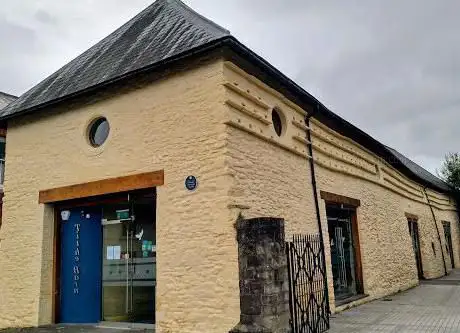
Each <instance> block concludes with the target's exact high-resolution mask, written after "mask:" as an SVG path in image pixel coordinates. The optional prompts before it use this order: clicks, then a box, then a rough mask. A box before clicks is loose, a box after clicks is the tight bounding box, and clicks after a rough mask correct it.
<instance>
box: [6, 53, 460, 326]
mask: <svg viewBox="0 0 460 333" xmlns="http://www.w3.org/2000/svg"><path fill="white" fill-rule="evenodd" d="M275 106H276V107H278V108H279V109H280V110H281V112H282V113H283V115H284V119H283V121H284V124H285V131H284V133H283V134H282V135H281V137H278V136H277V135H276V133H275V132H274V130H273V128H272V123H271V110H272V108H273V107H275ZM48 111H49V112H48ZM47 112H48V115H45V114H46V113H47ZM99 115H103V116H105V117H107V119H108V120H109V122H110V126H111V131H110V135H109V138H108V140H107V142H106V143H105V144H104V145H103V146H102V147H101V148H98V149H94V148H91V147H90V146H89V144H88V142H87V141H86V137H85V134H86V129H87V126H88V124H89V123H90V122H91V120H92V119H94V117H96V116H99ZM304 115H305V111H304V110H302V109H301V108H299V107H298V106H296V105H294V104H293V103H291V102H289V101H288V100H287V99H286V98H284V97H283V96H282V95H281V94H279V93H277V92H276V91H273V90H271V89H269V88H268V87H266V86H265V85H264V84H262V83H261V82H260V81H258V80H256V79H255V78H253V77H251V76H249V75H247V74H246V73H244V72H243V71H242V70H240V69H238V68H237V67H236V66H234V65H233V64H231V63H228V62H225V63H224V62H222V61H217V60H216V61H214V62H211V63H207V64H203V65H202V66H200V67H198V68H195V69H189V70H187V71H182V72H180V73H177V74H171V75H169V76H167V77H164V78H163V79H161V80H158V81H156V82H153V83H152V84H150V85H148V86H143V87H140V88H137V89H133V90H131V91H119V92H117V93H116V94H115V96H112V97H111V98H106V99H102V100H99V101H97V102H93V103H90V104H87V105H86V106H79V107H71V106H69V107H68V108H67V109H66V108H65V107H61V110H59V112H54V111H52V110H44V111H42V112H41V113H40V116H38V115H32V116H27V117H20V118H18V119H14V120H12V121H10V123H9V128H8V144H7V151H6V156H7V162H6V163H7V165H6V180H5V198H4V217H3V225H2V228H1V230H0V239H1V241H0V327H7V326H27V325H37V324H47V323H50V322H51V318H52V272H53V258H52V244H53V234H54V230H53V228H54V227H53V207H52V205H46V206H44V205H39V204H38V192H39V191H40V190H43V189H47V188H53V187H59V186H65V185H70V184H75V183H83V182H87V181H93V180H99V179H104V178H110V177H117V176H123V175H130V174H136V173H140V172H146V171H154V170H159V169H164V170H165V185H164V186H162V187H160V188H158V208H157V268H158V271H157V277H158V282H157V288H158V289H157V298H156V301H157V303H156V307H157V314H156V318H157V325H158V327H159V329H161V330H162V332H177V331H182V332H204V331H206V332H223V331H228V330H229V329H231V328H232V327H233V326H234V325H236V324H237V323H238V321H239V290H238V267H237V258H238V255H237V245H236V241H235V230H234V227H233V223H234V222H235V220H236V217H237V215H238V214H239V213H242V214H243V215H244V216H245V217H256V216H275V217H283V218H285V220H286V234H287V237H288V238H289V237H290V235H291V234H292V233H294V232H295V233H315V232H317V231H318V229H317V222H316V212H315V208H314V201H313V196H312V187H311V178H310V167H309V161H308V158H309V157H308V154H307V152H306V140H305V129H306V127H305V123H304V121H303V117H304ZM311 128H312V131H313V143H314V156H315V163H316V165H317V168H316V171H317V180H318V190H324V191H329V192H333V193H337V194H341V195H345V196H348V197H353V198H355V199H359V200H360V201H361V206H360V207H359V208H358V211H357V216H358V225H359V236H360V240H361V252H362V262H363V275H364V288H365V292H366V293H367V294H369V295H370V296H369V297H368V298H367V299H366V300H369V299H372V298H376V297H380V296H383V295H386V294H389V293H392V292H395V291H398V290H400V289H405V288H408V287H410V286H413V285H415V284H416V283H417V275H416V268H415V259H414V256H413V253H412V248H411V242H410V238H409V232H408V228H407V220H406V218H405V215H404V214H405V213H412V214H415V215H418V216H419V228H420V234H421V235H420V236H421V245H422V259H423V265H424V270H425V275H426V277H429V278H432V277H437V276H440V275H441V274H442V271H443V265H442V262H441V259H440V258H441V256H440V251H441V248H440V245H439V242H438V241H437V235H436V230H435V227H434V222H433V220H432V218H431V212H430V210H429V207H428V205H427V204H426V202H427V198H426V197H425V195H424V193H423V191H422V188H421V186H420V185H418V184H416V183H414V182H413V181H411V180H409V179H407V178H406V177H405V176H403V175H401V174H400V173H399V172H397V171H396V170H394V169H393V168H392V167H391V166H390V165H389V164H388V163H386V162H385V161H382V160H380V159H379V158H377V157H376V156H375V155H373V154H372V153H370V152H368V151H366V150H365V149H364V148H363V147H361V146H359V145H357V144H356V143H354V142H352V141H351V140H349V139H347V138H344V137H342V136H340V135H338V134H337V133H335V132H333V131H331V130H328V129H327V128H325V127H324V126H322V125H321V124H319V123H318V122H316V121H313V123H312V125H311ZM190 174H193V175H196V176H197V177H198V180H199V188H198V190H197V191H195V192H193V193H190V192H187V191H186V190H185V188H184V179H185V177H186V176H188V175H190ZM318 194H319V193H318ZM428 195H429V196H430V200H431V201H433V204H434V205H435V214H436V216H437V221H438V226H439V230H440V231H441V239H442V241H443V242H444V237H443V234H442V224H441V220H446V221H450V222H451V225H452V228H453V230H452V231H453V241H454V251H455V260H456V263H457V264H458V265H459V264H460V261H459V253H458V228H457V225H458V221H457V217H456V214H455V212H454V207H453V205H452V203H450V202H449V198H447V197H446V196H445V195H443V194H439V193H436V192H434V191H430V190H429V191H428ZM320 209H321V217H322V221H321V223H322V229H323V230H324V232H325V239H326V240H327V239H328V234H327V222H326V212H325V203H324V201H323V200H321V201H320ZM431 242H433V243H434V244H435V249H436V252H437V254H436V256H435V255H434V254H433V251H432V247H431ZM443 247H444V245H443ZM329 253H330V248H329V243H328V242H326V261H327V264H328V267H330V255H329ZM448 260H449V259H448V256H447V254H446V261H448ZM331 274H332V273H331V270H330V269H328V278H329V282H330V283H329V289H330V295H331V300H332V301H333V291H332V276H331ZM18 277H25V278H21V279H18ZM331 304H332V309H334V305H333V304H334V303H333V302H331ZM338 310H340V309H338Z"/></svg>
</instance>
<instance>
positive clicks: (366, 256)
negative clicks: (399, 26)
mask: <svg viewBox="0 0 460 333" xmlns="http://www.w3.org/2000/svg"><path fill="white" fill-rule="evenodd" d="M224 74H225V79H226V83H225V84H224V86H225V88H226V101H225V105H226V107H227V111H228V120H227V122H226V124H227V133H228V146H227V152H226V154H227V158H228V163H227V164H228V169H229V173H230V174H231V176H232V178H233V182H232V188H231V191H230V195H231V197H230V200H231V203H232V204H231V208H232V211H233V214H234V215H236V214H237V213H238V212H242V213H243V214H244V215H245V216H248V217H252V216H260V215H270V216H277V217H283V218H285V220H286V231H287V237H289V235H290V234H291V233H292V232H301V233H311V232H317V222H316V216H315V210H314V202H313V196H312V187H311V178H310V169H309V166H308V160H307V158H309V156H307V152H306V140H305V139H304V138H305V136H306V132H305V130H306V127H305V123H304V122H303V117H304V115H305V111H304V110H302V109H300V108H299V107H298V106H296V105H294V104H292V103H291V102H289V101H288V100H287V99H286V98H285V97H284V96H282V95H281V94H279V93H278V92H276V91H274V90H272V89H271V88H269V87H267V86H266V85H264V84H263V83H261V82H260V81H258V80H257V79H255V78H254V77H252V76H250V75H248V74H247V73H245V72H244V71H242V70H241V69H239V68H238V67H236V66H235V65H234V64H232V63H229V62H227V63H225V70H224ZM273 107H278V108H280V109H281V110H282V112H283V114H284V116H285V126H286V131H285V132H284V133H283V134H282V135H281V137H278V136H277V135H276V134H275V132H274V130H273V127H272V123H271V110H272V108H273ZM311 129H312V142H313V146H314V159H315V164H316V165H317V167H316V172H317V181H318V191H320V190H323V191H328V192H332V193H336V194H340V195H344V196H348V197H352V198H355V199H359V200H360V201H361V206H360V207H359V208H358V209H357V221H358V229H359V237H360V244H361V257H362V266H363V280H364V292H365V293H366V294H369V297H368V298H366V299H365V300H364V301H368V300H370V299H373V298H378V297H382V296H384V295H388V294H391V293H394V292H397V291H398V290H402V289H407V288H409V287H411V286H414V285H415V284H417V282H418V281H417V269H416V265H415V257H414V254H413V250H412V244H411V239H410V235H409V230H408V225H407V218H406V216H405V213H411V214H413V215H417V216H418V218H419V220H418V222H419V229H420V242H421V252H422V262H423V268H424V275H425V277H426V278H433V277H439V276H441V275H442V274H443V273H444V268H443V264H442V259H441V252H440V251H441V246H440V244H439V241H438V236H437V232H436V228H435V224H434V221H433V218H432V215H431V211H430V208H429V206H428V205H427V198H426V196H425V194H424V192H423V188H422V187H421V186H420V185H419V184H417V183H415V182H413V181H412V180H410V179H408V178H406V177H405V176H404V175H402V174H400V173H399V172H397V171H396V170H395V169H393V168H392V167H391V166H390V165H389V164H388V163H387V162H386V161H382V160H381V159H379V158H378V157H377V156H375V155H373V154H372V153H370V152H368V151H367V150H366V149H364V148H363V147H361V146H359V145H357V144H356V143H354V142H353V141H351V140H350V139H348V138H345V137H342V136H341V135H339V134H338V133H335V132H333V131H332V130H330V129H328V128H326V127H325V126H324V125H322V124H320V123H318V122H317V121H316V120H314V119H313V120H312V123H311ZM318 195H319V193H318ZM428 195H429V197H430V201H431V202H432V204H433V205H434V206H435V207H434V211H435V214H436V219H437V223H438V227H439V231H440V232H441V241H442V243H443V244H444V243H445V240H444V233H443V229H442V224H441V221H442V220H446V221H450V222H451V226H452V238H453V245H454V252H455V261H456V263H460V262H459V248H458V241H459V240H458V221H457V217H456V213H455V211H454V209H455V207H454V206H453V204H452V203H451V202H450V201H449V198H448V197H446V196H445V195H443V194H439V193H435V192H433V191H430V190H428ZM325 207H326V205H325V202H324V200H321V199H320V213H321V217H322V228H323V232H324V237H325V239H326V240H328V239H329V235H328V230H327V229H328V228H327V220H326V209H325ZM432 242H433V243H434V246H435V250H436V255H435V254H434V253H433V250H432V245H431V243H432ZM443 248H444V249H445V246H444V245H443ZM325 251H326V262H327V265H328V280H329V294H330V295H331V308H332V310H334V309H335V307H334V297H333V287H332V273H331V270H330V246H329V242H328V241H326V249H325ZM444 252H445V250H444ZM445 256H446V262H448V260H449V257H448V256H447V254H446V252H445ZM448 268H449V265H448ZM361 302H363V301H361ZM338 310H340V308H339V309H338Z"/></svg>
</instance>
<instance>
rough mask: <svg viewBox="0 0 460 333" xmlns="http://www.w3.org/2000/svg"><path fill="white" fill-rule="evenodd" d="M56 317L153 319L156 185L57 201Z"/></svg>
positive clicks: (87, 320)
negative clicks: (67, 200) (98, 195)
mask: <svg viewBox="0 0 460 333" xmlns="http://www.w3.org/2000/svg"><path fill="white" fill-rule="evenodd" d="M56 213H57V219H58V222H59V223H58V229H59V235H58V237H57V238H58V243H59V244H60V245H59V246H58V248H59V249H60V251H59V254H58V255H57V258H56V261H57V262H58V263H59V265H60V269H59V270H58V271H57V278H56V282H57V283H56V289H57V290H56V292H57V294H58V297H57V299H56V304H57V309H56V319H57V320H56V321H57V322H61V323H98V322H121V323H141V324H154V323H155V290H156V190H155V188H152V189H149V190H142V191H134V192H127V193H121V194H117V195H111V196H101V197H98V198H92V199H91V200H89V199H88V200H78V201H74V202H66V203H61V204H59V205H57V212H56Z"/></svg>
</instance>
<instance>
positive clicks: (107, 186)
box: [39, 170, 164, 324]
mask: <svg viewBox="0 0 460 333" xmlns="http://www.w3.org/2000/svg"><path fill="white" fill-rule="evenodd" d="M162 185H164V171H163V170H160V171H155V172H151V173H143V174H138V175H132V176H125V177H117V178H110V179H104V180H100V181H95V182H89V183H82V184H77V185H71V186H65V187H60V188H55V189H49V190H45V191H40V192H39V203H46V204H52V205H53V209H54V214H53V217H54V223H53V224H54V235H53V281H52V291H53V297H52V323H54V324H56V323H57V320H58V318H60V310H61V309H60V296H61V292H60V279H61V276H60V275H61V241H62V240H61V233H60V230H61V229H60V220H61V217H60V216H59V212H60V210H62V209H71V208H75V207H83V206H85V207H89V206H95V205H101V204H104V203H116V202H121V201H123V200H126V199H127V194H128V193H133V192H135V193H143V192H149V191H150V190H152V189H155V188H156V187H158V186H162ZM84 195H87V196H86V197H85V196H84ZM52 200H55V201H52ZM154 315H155V314H154Z"/></svg>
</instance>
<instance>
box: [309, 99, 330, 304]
mask: <svg viewBox="0 0 460 333" xmlns="http://www.w3.org/2000/svg"><path fill="white" fill-rule="evenodd" d="M318 111H319V104H316V108H315V110H314V111H313V112H312V113H308V114H307V115H306V116H305V125H306V127H307V148H308V154H309V155H310V157H309V158H308V160H309V162H310V176H311V186H312V188H313V198H314V199H315V209H316V221H317V222H318V232H319V238H320V248H321V260H322V261H323V263H324V268H325V270H326V272H325V274H324V285H325V288H324V296H325V298H326V311H327V312H328V313H331V310H330V306H329V285H328V283H327V269H326V255H325V253H324V236H323V228H322V225H321V214H320V211H319V200H318V188H317V185H316V173H315V161H314V160H313V143H312V141H311V129H310V118H311V117H312V116H313V115H314V114H315V113H316V112H318Z"/></svg>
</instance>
